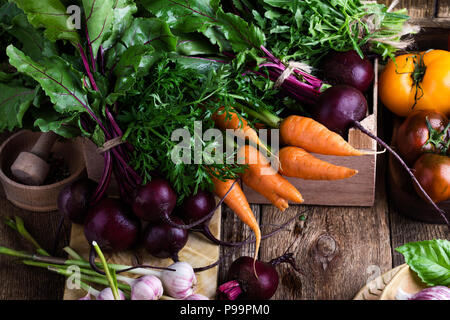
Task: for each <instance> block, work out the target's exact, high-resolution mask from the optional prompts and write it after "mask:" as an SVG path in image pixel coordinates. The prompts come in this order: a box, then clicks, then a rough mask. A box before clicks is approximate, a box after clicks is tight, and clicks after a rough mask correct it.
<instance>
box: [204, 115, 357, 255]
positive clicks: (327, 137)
mask: <svg viewBox="0 0 450 320" xmlns="http://www.w3.org/2000/svg"><path fill="white" fill-rule="evenodd" d="M220 111H223V108H222V109H219V111H218V112H216V113H215V114H214V116H213V118H214V121H215V124H216V126H217V127H218V128H220V129H222V130H226V129H233V130H235V131H234V132H235V135H236V136H237V137H238V138H241V139H245V140H247V141H248V142H250V143H251V144H246V145H244V146H241V147H240V148H239V150H238V153H237V157H238V158H239V159H243V161H244V164H245V165H247V169H246V170H245V172H244V173H243V174H241V176H240V178H241V180H242V182H243V183H244V184H245V185H247V186H248V187H250V188H251V189H253V190H255V191H256V192H258V193H260V194H261V195H262V196H264V197H265V198H266V199H268V200H269V201H270V202H271V203H272V204H273V205H274V206H276V207H277V208H278V209H280V210H281V211H285V210H286V209H287V208H288V207H289V204H288V203H289V201H292V202H294V203H303V202H304V199H303V197H302V195H301V193H300V192H299V191H298V190H297V188H295V187H294V186H293V185H292V184H291V183H290V182H289V181H288V180H287V179H286V178H284V177H283V176H286V177H295V178H301V179H306V180H338V179H346V178H350V177H352V176H354V175H355V174H357V173H358V171H357V170H354V169H350V168H346V167H342V166H336V165H333V164H331V163H328V162H326V161H323V160H320V159H318V158H316V157H315V156H313V155H312V154H310V152H312V153H317V154H324V155H335V156H361V155H363V154H364V153H362V152H361V151H359V150H356V149H355V148H353V147H352V146H351V145H350V144H349V143H348V142H347V141H345V140H344V139H343V138H342V136H340V135H339V134H337V133H335V132H333V131H330V130H329V129H327V128H326V127H325V126H324V125H322V124H320V123H319V122H317V121H315V120H313V119H311V118H308V117H302V116H297V115H292V116H289V117H287V118H285V119H283V120H281V121H280V123H279V124H278V128H279V130H280V137H281V141H282V145H283V147H282V148H281V149H280V150H279V152H278V153H277V154H276V155H274V156H275V158H276V159H278V162H279V163H278V171H277V170H275V169H274V168H273V166H271V164H270V161H269V160H268V159H267V157H265V156H264V155H263V154H262V153H261V152H260V151H259V150H258V148H256V147H255V146H257V147H259V148H262V149H264V150H268V148H267V147H266V146H265V145H264V143H263V142H262V141H261V140H260V138H259V137H258V134H257V132H256V130H255V129H253V128H252V127H251V126H250V125H249V123H248V121H247V120H245V119H244V118H243V117H242V116H240V115H238V111H236V109H231V111H229V112H222V113H221V112H220ZM252 144H253V145H255V146H252ZM213 182H214V185H215V190H214V192H215V194H216V195H217V196H218V197H220V198H222V197H224V196H225V194H226V193H227V191H228V190H229V189H230V188H231V186H232V185H233V183H234V182H235V181H234V180H227V181H220V180H218V179H215V178H214V179H213ZM224 202H225V203H226V204H227V205H228V206H229V207H230V209H232V210H233V211H234V212H235V213H236V215H237V216H238V217H239V219H240V220H242V222H244V223H245V224H247V225H248V226H249V227H250V228H251V230H252V231H253V232H254V234H255V239H256V250H255V255H254V257H255V259H256V257H257V255H258V250H259V247H260V243H261V230H260V228H259V224H258V222H257V221H256V218H255V216H254V214H253V212H252V210H251V208H250V205H249V203H248V201H247V198H246V196H245V195H244V192H243V191H242V189H241V187H240V185H239V184H237V183H235V184H234V186H233V188H232V190H231V191H230V192H229V194H228V196H227V197H226V198H225V200H224Z"/></svg>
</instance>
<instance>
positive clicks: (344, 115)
mask: <svg viewBox="0 0 450 320" xmlns="http://www.w3.org/2000/svg"><path fill="white" fill-rule="evenodd" d="M367 108H368V106H367V100H366V98H365V97H364V95H363V94H362V93H361V91H359V90H357V89H355V88H353V87H350V86H347V85H337V86H334V87H331V88H329V89H327V90H326V91H325V92H324V93H322V94H321V95H320V98H319V101H318V102H317V106H316V107H314V109H313V111H312V114H313V117H314V119H316V120H317V121H319V122H320V123H322V124H323V125H325V126H326V127H327V128H328V129H330V130H332V131H335V132H337V133H339V134H343V133H344V132H346V130H348V129H349V128H350V127H351V126H352V125H353V123H354V121H361V120H363V119H364V118H365V117H366V114H367Z"/></svg>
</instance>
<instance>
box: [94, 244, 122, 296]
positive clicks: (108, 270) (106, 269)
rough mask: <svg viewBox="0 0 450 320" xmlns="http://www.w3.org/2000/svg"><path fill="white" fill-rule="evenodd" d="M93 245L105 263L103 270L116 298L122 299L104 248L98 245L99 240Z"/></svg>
mask: <svg viewBox="0 0 450 320" xmlns="http://www.w3.org/2000/svg"><path fill="white" fill-rule="evenodd" d="M92 245H93V246H94V249H95V251H96V252H97V255H98V257H99V258H100V261H101V262H102V264H103V270H104V271H105V275H106V279H108V282H109V286H110V287H111V290H112V293H113V296H114V299H116V300H120V297H119V292H118V291H117V286H116V284H115V281H114V280H113V278H112V275H111V270H110V269H109V267H108V263H107V262H106V259H105V256H104V255H103V252H102V250H101V249H100V247H99V246H98V244H97V242H95V241H93V242H92Z"/></svg>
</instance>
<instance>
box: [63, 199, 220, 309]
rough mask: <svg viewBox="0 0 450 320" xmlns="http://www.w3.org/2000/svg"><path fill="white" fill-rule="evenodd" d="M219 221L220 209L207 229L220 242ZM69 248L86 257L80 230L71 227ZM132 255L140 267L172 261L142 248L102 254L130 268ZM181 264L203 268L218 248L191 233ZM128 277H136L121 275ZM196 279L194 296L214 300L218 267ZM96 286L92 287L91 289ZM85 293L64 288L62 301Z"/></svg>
mask: <svg viewBox="0 0 450 320" xmlns="http://www.w3.org/2000/svg"><path fill="white" fill-rule="evenodd" d="M220 219H221V209H220V208H219V209H218V210H217V212H216V213H215V214H214V216H213V217H212V219H211V221H210V225H209V226H210V229H211V232H212V234H213V235H215V236H216V237H217V238H219V239H220ZM70 247H71V248H72V249H74V250H75V251H77V252H78V253H79V254H80V255H81V256H83V257H84V258H86V259H87V258H88V257H89V244H88V242H87V240H86V238H85V237H84V232H83V227H82V226H79V225H75V224H74V225H73V226H72V231H71V237H70ZM134 255H137V256H138V257H139V259H140V263H141V264H148V265H154V266H161V267H167V266H169V265H171V264H172V263H173V261H172V260H171V259H158V258H155V257H152V256H151V255H150V254H148V253H147V252H146V251H145V249H143V248H141V249H138V250H137V251H133V252H130V251H125V252H120V253H115V254H107V253H105V257H106V259H107V261H108V262H110V263H116V264H124V265H132V264H133V261H135V257H134ZM179 258H180V261H183V262H188V263H190V264H191V265H192V267H194V268H196V267H204V266H207V265H210V264H212V263H214V262H216V261H217V260H218V259H219V246H217V245H215V244H212V243H211V242H210V241H208V240H207V239H206V238H205V237H203V235H201V234H199V233H193V232H191V233H190V234H189V240H188V242H187V244H186V246H185V247H184V248H183V249H182V250H181V251H180V253H179ZM122 275H127V276H130V277H136V276H134V275H132V274H128V273H127V274H126V273H123V274H122ZM196 276H197V285H196V288H195V293H199V294H202V295H205V296H207V297H209V298H210V299H214V297H215V294H216V290H217V276H218V267H217V266H216V267H214V268H212V269H209V270H207V271H203V272H199V273H197V274H196ZM93 287H95V286H93ZM85 295H86V293H85V292H84V291H83V290H75V289H68V288H67V286H66V289H65V291H64V300H77V299H79V298H81V297H83V296H85Z"/></svg>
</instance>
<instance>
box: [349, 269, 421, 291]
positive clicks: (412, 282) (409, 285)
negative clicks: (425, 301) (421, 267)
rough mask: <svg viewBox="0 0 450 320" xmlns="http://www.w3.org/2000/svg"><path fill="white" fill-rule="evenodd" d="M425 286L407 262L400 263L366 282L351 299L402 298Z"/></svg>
mask: <svg viewBox="0 0 450 320" xmlns="http://www.w3.org/2000/svg"><path fill="white" fill-rule="evenodd" d="M426 287H427V286H426V285H425V284H424V283H423V282H422V281H421V280H420V279H419V277H418V276H417V275H416V273H415V272H414V271H412V270H411V269H410V268H409V266H408V265H407V264H402V265H400V266H398V267H396V268H394V269H391V270H389V271H388V272H386V273H384V274H382V275H381V276H379V277H377V278H375V279H374V280H372V281H370V282H369V283H367V284H366V285H365V286H364V287H363V288H361V290H360V291H359V292H358V293H357V294H356V296H355V297H354V298H353V300H403V299H404V296H405V295H411V294H416V293H418V292H420V291H422V290H423V289H425V288H426Z"/></svg>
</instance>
